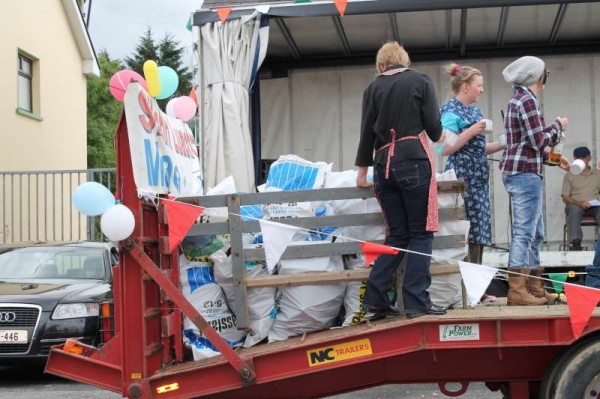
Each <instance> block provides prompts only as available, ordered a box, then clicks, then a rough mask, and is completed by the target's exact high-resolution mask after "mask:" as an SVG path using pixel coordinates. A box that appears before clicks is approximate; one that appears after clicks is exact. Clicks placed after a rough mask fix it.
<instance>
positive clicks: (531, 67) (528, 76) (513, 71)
mask: <svg viewBox="0 0 600 399" xmlns="http://www.w3.org/2000/svg"><path fill="white" fill-rule="evenodd" d="M545 67H546V65H545V64H544V61H542V60H541V59H539V58H538V57H533V56H531V55H526V56H525V57H521V58H519V59H518V60H516V61H514V62H513V63H511V64H510V65H509V66H507V67H506V68H504V71H502V76H504V80H505V81H506V82H508V83H512V84H515V85H519V86H525V87H529V86H531V85H533V84H534V83H535V82H537V81H538V80H539V78H541V77H542V74H543V73H544V69H545Z"/></svg>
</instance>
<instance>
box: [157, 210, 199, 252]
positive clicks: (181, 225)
mask: <svg viewBox="0 0 600 399" xmlns="http://www.w3.org/2000/svg"><path fill="white" fill-rule="evenodd" d="M161 202H162V204H163V205H164V206H165V210H166V211H167V221H168V222H169V249H170V250H171V252H173V251H175V248H177V246H178V245H179V244H181V242H182V241H183V239H184V238H185V235H186V234H187V232H188V231H190V228H191V227H192V225H193V224H194V222H195V221H196V219H198V217H199V216H200V215H202V211H204V208H201V207H199V206H195V205H190V204H186V203H183V202H176V201H164V200H163V201H161Z"/></svg>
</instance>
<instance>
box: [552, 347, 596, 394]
mask: <svg viewBox="0 0 600 399" xmlns="http://www.w3.org/2000/svg"><path fill="white" fill-rule="evenodd" d="M554 396H555V397H556V398H583V399H600V342H597V343H590V344H589V345H588V346H586V347H585V348H583V349H581V350H580V351H579V352H577V353H576V354H575V356H573V357H571V359H569V361H568V362H566V363H565V367H564V369H563V370H562V372H561V373H560V374H559V375H557V379H556V392H555V394H554Z"/></svg>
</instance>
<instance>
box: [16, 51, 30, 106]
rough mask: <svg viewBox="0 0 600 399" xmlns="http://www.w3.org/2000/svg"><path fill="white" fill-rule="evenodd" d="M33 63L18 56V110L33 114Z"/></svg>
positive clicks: (22, 56)
mask: <svg viewBox="0 0 600 399" xmlns="http://www.w3.org/2000/svg"><path fill="white" fill-rule="evenodd" d="M32 87H33V61H32V60H31V59H29V58H27V57H25V56H24V55H21V54H19V108H20V109H22V110H24V111H27V112H33V92H32Z"/></svg>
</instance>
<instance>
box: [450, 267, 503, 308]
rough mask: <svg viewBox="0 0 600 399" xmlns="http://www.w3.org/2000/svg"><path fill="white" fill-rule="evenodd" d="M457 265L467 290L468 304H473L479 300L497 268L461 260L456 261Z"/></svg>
mask: <svg viewBox="0 0 600 399" xmlns="http://www.w3.org/2000/svg"><path fill="white" fill-rule="evenodd" d="M458 266H459V267H460V274H461V275H462V279H463V282H464V284H465V289H466V290H467V300H468V301H469V306H475V305H477V304H478V303H479V302H480V301H481V297H482V296H483V294H485V290H486V289H487V287H488V286H489V285H490V283H491V282H492V279H493V278H494V276H495V275H496V273H497V272H498V270H497V269H496V268H493V267H490V266H483V265H477V264H475V263H469V262H461V261H459V262H458Z"/></svg>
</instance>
